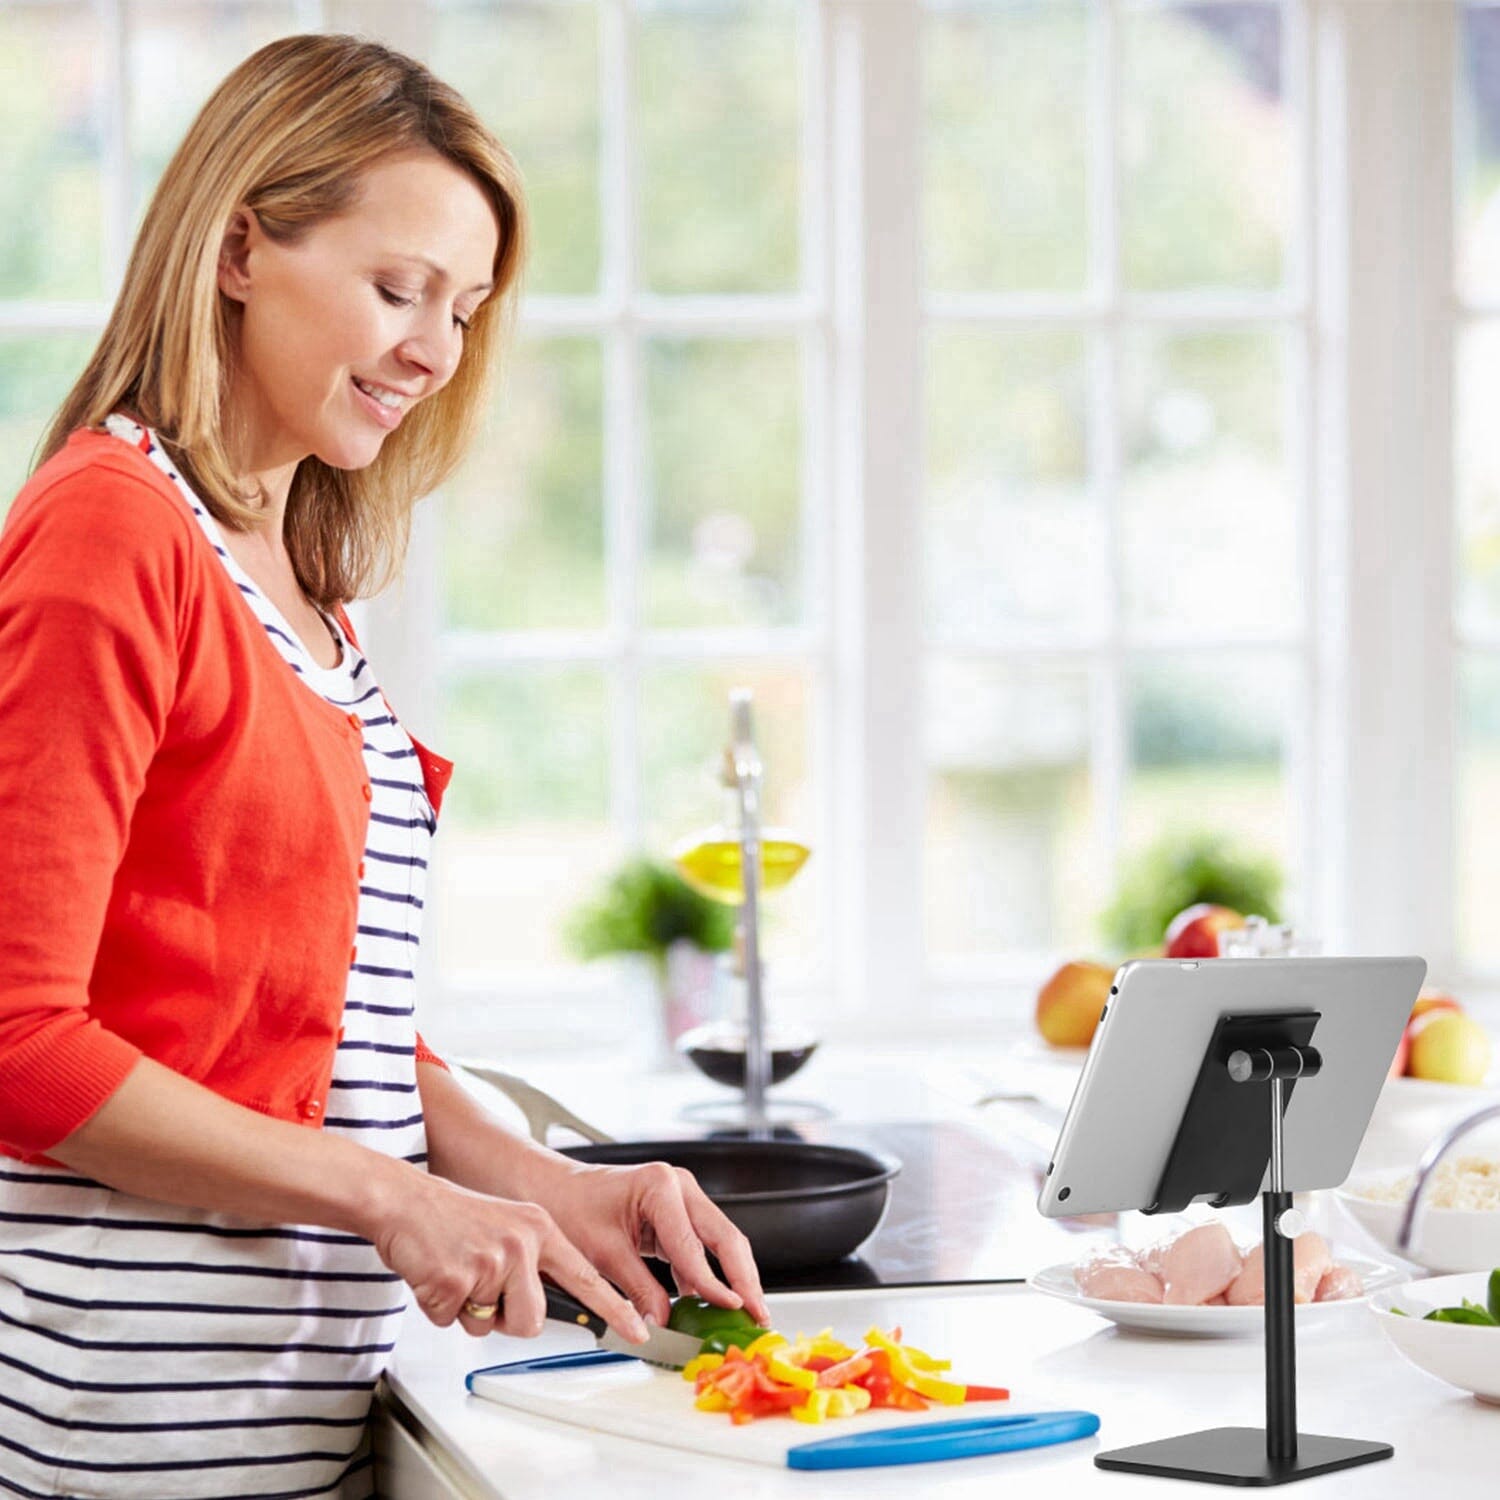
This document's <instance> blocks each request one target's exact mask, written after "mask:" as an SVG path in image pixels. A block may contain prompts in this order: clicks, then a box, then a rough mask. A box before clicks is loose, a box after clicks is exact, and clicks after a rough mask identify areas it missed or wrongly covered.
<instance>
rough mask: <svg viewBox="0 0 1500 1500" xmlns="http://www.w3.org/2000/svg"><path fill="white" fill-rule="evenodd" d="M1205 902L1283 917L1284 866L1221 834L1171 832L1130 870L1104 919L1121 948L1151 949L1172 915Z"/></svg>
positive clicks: (1132, 951)
mask: <svg viewBox="0 0 1500 1500" xmlns="http://www.w3.org/2000/svg"><path fill="white" fill-rule="evenodd" d="M1200 902H1202V903H1207V904H1209V905H1213V906H1222V907H1228V908H1230V910H1231V911H1234V912H1239V913H1244V914H1246V915H1249V914H1250V913H1252V912H1253V913H1254V914H1256V915H1257V916H1262V917H1264V918H1265V919H1266V920H1267V921H1268V922H1279V921H1281V915H1280V906H1281V871H1280V869H1279V868H1278V867H1277V864H1276V861H1275V860H1274V859H1272V858H1270V857H1269V856H1268V855H1263V854H1255V853H1252V852H1250V851H1248V850H1245V849H1239V848H1236V847H1235V846H1234V845H1233V844H1231V842H1230V841H1229V839H1227V838H1226V837H1224V836H1223V835H1222V834H1218V833H1210V832H1206V831H1200V832H1195V833H1187V834H1174V835H1168V836H1167V837H1166V838H1164V839H1162V840H1160V841H1159V842H1158V843H1156V844H1155V845H1153V846H1152V847H1151V848H1150V849H1148V850H1146V852H1145V853H1144V854H1142V855H1140V856H1139V857H1138V858H1137V859H1136V860H1135V861H1134V862H1133V863H1132V864H1131V866H1130V867H1129V868H1128V869H1127V870H1126V871H1125V873H1124V875H1123V877H1122V879H1121V881H1120V886H1119V889H1118V890H1117V892H1116V894H1115V899H1114V901H1113V902H1112V903H1111V904H1110V905H1109V907H1108V908H1106V910H1105V911H1104V912H1103V913H1102V915H1101V916H1100V921H1099V925H1100V927H1101V929H1102V931H1103V934H1104V937H1105V939H1106V940H1107V941H1108V942H1109V943H1110V944H1111V945H1112V946H1113V947H1114V948H1115V949H1117V950H1118V951H1119V952H1121V953H1125V954H1140V953H1142V952H1146V953H1149V952H1152V951H1157V950H1158V949H1159V945H1160V944H1161V942H1162V937H1163V934H1164V933H1165V932H1166V930H1167V924H1168V923H1169V922H1171V920H1172V918H1173V917H1175V916H1176V915H1177V914H1178V913H1179V912H1182V911H1185V910H1186V909H1187V908H1188V907H1190V906H1195V905H1197V904H1198V903H1200Z"/></svg>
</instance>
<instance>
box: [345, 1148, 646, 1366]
mask: <svg viewBox="0 0 1500 1500" xmlns="http://www.w3.org/2000/svg"><path fill="white" fill-rule="evenodd" d="M401 1166H402V1167H403V1168H405V1170H404V1171H402V1172H401V1173H400V1175H399V1176H398V1178H397V1179H396V1181H395V1182H394V1183H393V1184H391V1185H390V1187H388V1188H387V1189H386V1191H385V1192H384V1193H382V1194H381V1195H380V1196H381V1198H382V1199H384V1202H383V1203H382V1205H381V1206H380V1207H379V1208H378V1209H377V1210H376V1218H377V1222H376V1223H375V1224H374V1226H373V1232H367V1233H366V1234H365V1238H366V1239H368V1240H370V1241H371V1243H373V1244H374V1246H375V1249H376V1251H377V1252H378V1253H379V1255H380V1258H381V1260H383V1261H384V1262H385V1264H386V1265H387V1266H388V1267H389V1268H390V1269H391V1270H392V1271H394V1272H395V1273H396V1275H398V1276H399V1277H400V1278H401V1279H402V1280H403V1281H404V1282H406V1284H407V1285H408V1286H409V1287H410V1288H411V1290H412V1295H413V1296H414V1297H415V1298H416V1301H417V1305H418V1306H419V1307H420V1308H421V1309H422V1311H423V1312H424V1313H425V1314H426V1315H427V1317H428V1318H429V1319H431V1321H432V1322H434V1323H435V1324H437V1326H438V1327H439V1328H446V1327H447V1326H448V1325H449V1324H450V1323H452V1322H454V1321H455V1320H457V1321H458V1323H459V1324H460V1325H461V1326H462V1327H463V1329H464V1331H465V1332H466V1333H470V1334H472V1335H474V1336H475V1337H476V1338H482V1337H483V1336H484V1335H485V1334H487V1333H493V1332H497V1331H498V1332H500V1333H508V1334H513V1335H515V1336H517V1337H520V1338H534V1337H535V1336H536V1335H537V1334H539V1333H540V1332H541V1331H542V1326H543V1324H544V1322H545V1319H546V1315H547V1310H546V1302H545V1298H544V1295H543V1292H542V1282H541V1278H542V1277H543V1276H544V1275H545V1276H546V1277H547V1279H548V1280H549V1281H553V1282H555V1283H556V1284H557V1285H558V1286H560V1287H562V1288H563V1289H564V1290H565V1291H568V1292H571V1293H572V1294H573V1295H574V1296H575V1297H576V1298H577V1299H578V1300H579V1301H580V1302H582V1303H583V1304H584V1306H585V1307H589V1308H592V1309H593V1311H594V1312H596V1313H598V1314H599V1316H600V1317H601V1318H603V1319H604V1320H605V1322H607V1323H608V1324H609V1326H610V1327H611V1328H613V1329H614V1330H615V1332H616V1333H618V1334H620V1335H621V1336H622V1337H624V1338H627V1339H630V1340H631V1341H632V1342H634V1343H640V1342H642V1341H644V1340H645V1338H646V1337H647V1328H646V1325H645V1324H644V1323H643V1322H642V1321H641V1317H640V1314H639V1313H637V1312H636V1310H635V1308H633V1307H632V1306H631V1305H630V1303H629V1302H628V1301H626V1299H625V1298H624V1297H622V1296H621V1295H620V1294H619V1293H618V1292H617V1291H616V1290H615V1289H614V1288H613V1287H612V1286H611V1285H610V1284H609V1282H608V1281H606V1280H605V1279H604V1277H603V1276H602V1275H601V1274H600V1273H599V1271H598V1270H597V1269H596V1268H595V1267H594V1266H593V1265H592V1264H591V1263H590V1262H589V1261H588V1260H587V1259H586V1258H585V1257H584V1255H583V1254H582V1253H581V1252H580V1251H579V1250H578V1249H577V1247H576V1246H575V1245H574V1244H573V1243H572V1241H571V1240H569V1239H568V1237H567V1236H566V1235H565V1234H563V1232H562V1230H561V1229H559V1228H558V1227H557V1225H556V1224H555V1223H554V1222H553V1220H552V1216H551V1215H550V1214H549V1213H548V1212H547V1211H546V1210H545V1209H544V1208H540V1207H538V1206H537V1205H536V1204H535V1203H515V1202H512V1201H510V1200H508V1199H505V1198H491V1197H488V1196H486V1195H485V1194H483V1193H475V1192H471V1191H470V1190H469V1189H468V1188H464V1187H459V1186H458V1185H457V1184H456V1183H452V1182H448V1181H446V1180H444V1179H443V1178H441V1177H432V1176H429V1175H428V1174H427V1173H426V1172H423V1171H421V1170H420V1169H419V1168H416V1167H409V1166H408V1165H407V1164H406V1163H401ZM471 1302H472V1303H475V1304H477V1305H479V1306H481V1307H483V1306H490V1305H494V1306H496V1307H497V1309H498V1310H497V1312H496V1314H495V1315H494V1316H493V1317H485V1318H478V1317H475V1316H473V1315H472V1314H471V1313H469V1312H467V1311H466V1310H465V1305H466V1304H467V1303H471Z"/></svg>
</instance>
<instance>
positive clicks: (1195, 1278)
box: [1153, 1223, 1322, 1307]
mask: <svg viewBox="0 0 1500 1500" xmlns="http://www.w3.org/2000/svg"><path fill="white" fill-rule="evenodd" d="M1157 1248H1160V1249H1161V1255H1160V1257H1159V1262H1160V1267H1161V1269H1160V1271H1159V1272H1158V1274H1159V1275H1160V1277H1161V1279H1162V1288H1163V1297H1162V1301H1163V1302H1168V1303H1173V1304H1175V1305H1177V1306H1182V1307H1196V1306H1199V1305H1200V1304H1201V1303H1204V1302H1207V1301H1208V1300H1209V1298H1210V1297H1217V1296H1218V1295H1219V1293H1220V1292H1222V1291H1225V1290H1226V1289H1227V1288H1228V1287H1229V1285H1230V1284H1231V1283H1232V1282H1233V1281H1234V1280H1235V1278H1236V1277H1237V1276H1239V1274H1240V1268H1241V1265H1242V1264H1243V1262H1242V1261H1241V1259H1240V1252H1239V1248H1238V1247H1237V1246H1236V1245H1235V1243H1234V1241H1233V1240H1232V1239H1231V1238H1230V1237H1229V1231H1228V1230H1227V1229H1226V1228H1225V1227H1224V1226H1223V1225H1222V1224H1219V1223H1213V1224H1200V1225H1198V1226H1197V1227H1196V1228H1194V1229H1189V1230H1188V1231H1187V1232H1186V1233H1184V1234H1180V1235H1178V1236H1177V1238H1176V1239H1175V1240H1172V1241H1170V1242H1169V1243H1168V1244H1167V1245H1166V1246H1165V1247H1164V1248H1163V1247H1155V1246H1153V1249H1157ZM1157 1259H1158V1257H1153V1262H1155V1261H1156V1260H1157ZM1321 1274H1322V1272H1321V1270H1320V1271H1319V1275H1321Z"/></svg>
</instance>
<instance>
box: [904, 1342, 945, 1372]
mask: <svg viewBox="0 0 1500 1500" xmlns="http://www.w3.org/2000/svg"><path fill="white" fill-rule="evenodd" d="M901 1352H902V1353H903V1354H905V1355H906V1362H907V1364H909V1365H910V1366H911V1367H912V1369H914V1370H951V1369H952V1368H953V1361H952V1360H951V1359H934V1358H933V1357H932V1356H931V1355H930V1354H928V1353H927V1352H926V1351H925V1350H923V1349H918V1348H917V1347H916V1346H915V1345H914V1344H902V1346H901Z"/></svg>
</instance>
